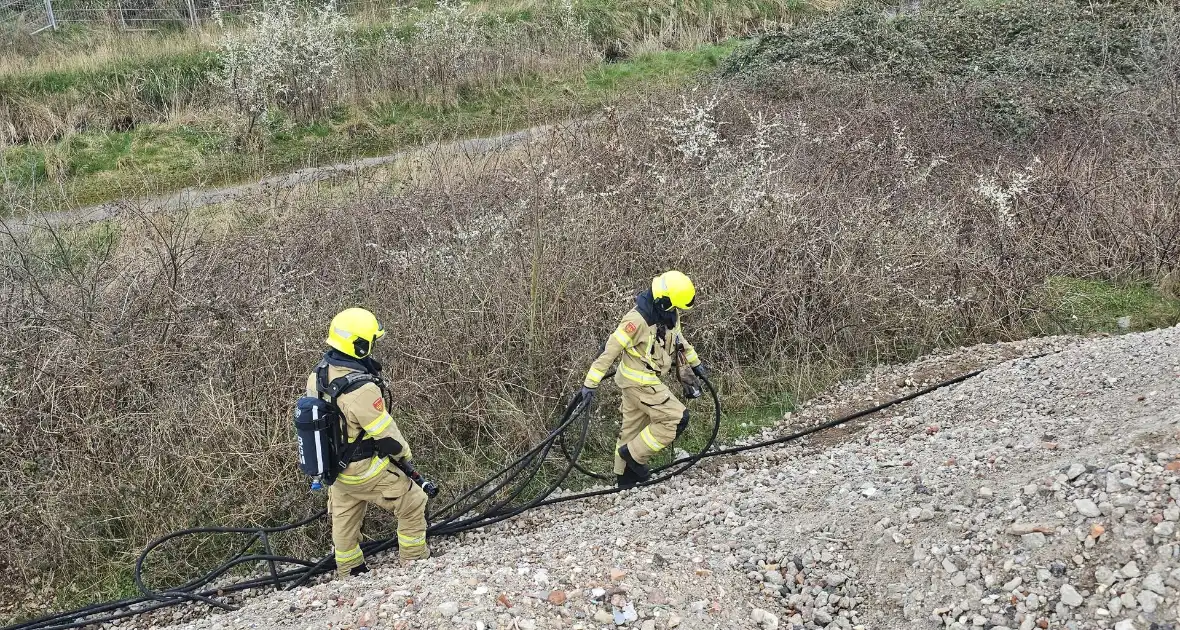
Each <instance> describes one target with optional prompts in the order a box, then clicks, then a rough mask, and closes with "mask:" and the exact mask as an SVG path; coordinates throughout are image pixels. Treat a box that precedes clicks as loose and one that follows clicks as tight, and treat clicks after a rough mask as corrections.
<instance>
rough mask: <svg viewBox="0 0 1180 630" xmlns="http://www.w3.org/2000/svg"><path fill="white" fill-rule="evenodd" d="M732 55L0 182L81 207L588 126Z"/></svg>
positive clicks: (43, 167)
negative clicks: (256, 144)
mask: <svg viewBox="0 0 1180 630" xmlns="http://www.w3.org/2000/svg"><path fill="white" fill-rule="evenodd" d="M735 46H736V44H734V43H727V44H722V45H709V46H704V47H701V48H699V49H696V50H690V51H671V52H660V53H651V54H646V55H642V56H639V57H636V58H635V59H632V60H630V61H627V62H623V63H611V64H605V63H604V64H600V65H597V66H595V67H593V68H590V69H588V70H586V71H584V72H579V73H575V74H570V75H565V76H558V77H541V76H532V77H526V78H524V79H522V80H521V81H519V82H517V83H515V84H511V85H508V86H504V87H499V88H485V89H475V90H471V91H468V92H466V93H464V94H463V95H462V97H461V98H460V99H459V101H458V102H457V103H454V104H441V103H437V104H430V103H423V102H409V101H398V102H388V103H379V104H376V105H371V106H366V107H363V108H362V107H351V108H345V107H342V108H337V109H335V110H334V111H333V112H332V113H331V115H330V117H329V118H328V119H325V120H319V121H314V122H311V123H307V124H302V125H300V124H295V123H293V122H291V121H289V120H287V119H285V118H284V117H283V116H281V115H279V116H275V117H274V118H272V119H271V120H270V121H268V122H267V124H265V125H263V127H262V130H261V131H260V133H261V134H262V137H261V139H260V144H261V148H260V149H255V148H245V147H241V146H238V144H237V143H236V142H235V140H234V137H233V135H232V130H230V129H228V128H227V125H225V124H224V122H223V121H220V120H209V121H202V122H199V123H196V124H191V125H181V126H172V125H166V124H153V125H141V126H140V127H138V128H136V129H134V130H131V131H122V132H114V131H91V132H83V133H77V134H73V135H71V136H69V137H68V138H67V139H64V140H62V141H59V142H56V143H50V144H45V145H39V146H32V145H22V146H16V147H11V148H8V149H6V150H4V151H3V152H0V181H7V182H9V187H11V188H12V189H14V191H15V192H16V193H18V195H20V196H24V197H28V198H30V199H34V200H37V201H39V202H41V203H37V202H34V203H30V204H29V205H31V206H39V207H45V206H46V205H55V204H60V203H65V204H67V205H86V204H94V203H100V202H103V201H109V200H112V199H117V198H121V197H125V196H139V195H152V194H164V193H167V192H171V191H174V190H176V189H179V188H183V187H187V186H210V185H219V184H226V183H233V182H238V181H242V180H244V179H247V178H250V177H261V176H265V175H269V174H274V173H278V172H283V171H286V170H291V169H294V168H301V167H305V166H319V165H324V164H331V163H336V162H341V161H347V160H350V159H355V158H360V157H371V156H376V155H384V154H387V153H391V152H394V151H397V150H399V149H403V148H406V147H410V146H416V145H420V144H422V143H423V142H432V141H435V140H436V139H438V138H457V137H470V136H477V135H483V134H490V133H499V132H504V131H511V130H515V129H521V128H526V127H529V126H532V125H537V124H544V123H548V122H553V121H557V120H562V119H567V118H571V117H577V116H581V115H585V114H587V113H588V112H590V111H592V110H593V109H595V108H597V107H600V106H602V105H604V104H607V103H609V102H612V101H614V100H616V99H618V98H620V97H622V96H623V95H626V94H632V93H635V92H636V91H638V90H640V89H644V88H651V87H654V86H671V85H678V84H683V83H686V82H688V81H690V80H691V79H692V78H693V77H695V76H698V75H699V74H700V73H702V72H707V71H710V70H713V69H715V68H716V67H717V66H718V64H719V63H721V60H722V59H724V57H725V55H726V54H728V53H729V52H730V51H731V50H733V49H734V47H735Z"/></svg>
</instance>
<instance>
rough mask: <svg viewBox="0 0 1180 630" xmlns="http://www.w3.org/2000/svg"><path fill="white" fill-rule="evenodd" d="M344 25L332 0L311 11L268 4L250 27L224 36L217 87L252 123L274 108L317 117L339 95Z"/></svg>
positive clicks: (281, 2)
mask: <svg viewBox="0 0 1180 630" xmlns="http://www.w3.org/2000/svg"><path fill="white" fill-rule="evenodd" d="M346 23H347V19H346V18H345V17H344V15H343V14H342V13H340V11H338V10H337V9H336V4H335V2H334V1H332V0H329V1H328V2H327V3H325V4H323V5H322V6H319V7H316V8H314V9H311V10H303V9H300V8H298V7H296V5H295V3H294V2H293V0H271V2H269V3H268V4H267V5H265V6H264V8H263V10H261V11H258V12H256V13H255V14H254V15H253V16H252V19H251V24H250V27H249V28H247V29H245V30H243V31H231V32H228V33H226V35H225V36H224V37H223V39H222V42H221V49H220V51H219V56H220V60H221V68H220V71H219V72H218V73H216V74H215V80H216V83H217V85H218V86H220V87H221V88H222V89H223V90H225V93H226V95H227V96H228V97H229V98H230V99H231V101H232V102H233V104H234V108H235V109H236V110H237V111H238V112H239V113H241V114H245V115H246V116H247V117H248V119H249V120H250V121H251V123H253V122H254V121H256V120H257V119H258V118H259V117H261V116H263V115H264V114H266V112H267V111H268V110H269V109H270V108H272V107H276V106H277V107H281V108H283V109H284V110H286V111H290V112H292V113H294V114H295V115H296V116H299V117H301V118H303V119H309V118H311V117H313V116H315V115H317V114H320V113H321V112H322V111H323V110H324V108H325V107H326V106H328V105H331V104H333V103H334V102H335V100H336V97H335V95H336V94H338V93H339V92H338V91H337V89H336V88H337V86H336V84H335V81H336V78H337V76H338V75H339V73H340V69H341V66H342V65H343V63H344V55H345V48H344V44H345V42H344V37H343V33H342V29H343V28H344V27H345V25H346Z"/></svg>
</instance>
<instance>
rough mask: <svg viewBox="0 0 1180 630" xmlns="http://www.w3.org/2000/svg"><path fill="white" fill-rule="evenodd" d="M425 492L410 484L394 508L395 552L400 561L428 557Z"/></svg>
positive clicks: (416, 485)
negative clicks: (395, 526) (395, 522)
mask: <svg viewBox="0 0 1180 630" xmlns="http://www.w3.org/2000/svg"><path fill="white" fill-rule="evenodd" d="M427 498H428V497H427V496H426V492H424V491H423V490H422V488H420V487H418V484H411V488H410V490H409V492H406V493H405V495H403V496H402V497H401V498H400V499H398V500H397V504H396V505H395V506H394V509H393V513H394V515H395V516H397V551H398V555H399V556H400V557H401V558H402V560H424V559H426V558H429V557H430V548H429V547H427V546H426V501H427Z"/></svg>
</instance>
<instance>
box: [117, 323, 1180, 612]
mask: <svg viewBox="0 0 1180 630" xmlns="http://www.w3.org/2000/svg"><path fill="white" fill-rule="evenodd" d="M1045 352H1053V354H1049V355H1047V356H1042V357H1039V358H1028V357H1029V356H1030V355H1036V354H1041V353H1045ZM989 364H991V365H994V367H992V368H991V369H989V370H987V371H986V372H984V373H983V374H981V375H979V376H977V377H974V378H972V379H969V380H967V381H964V382H962V383H960V384H958V385H955V386H951V387H948V388H945V389H942V390H938V391H936V392H933V393H931V394H929V395H927V396H924V397H921V398H919V399H917V400H915V401H912V402H909V403H906V404H904V405H900V406H897V407H895V408H891V409H888V410H885V411H883V412H881V413H878V414H876V415H874V416H872V417H870V418H867V419H866V420H865V421H863V422H861V423H858V424H857V425H856V426H855V427H853V430H851V431H845V432H844V433H843V434H840V435H837V436H836V437H830V436H825V435H824V434H822V433H821V434H817V435H815V436H812V437H811V438H809V439H808V440H804V441H802V443H789V444H785V445H781V446H777V447H772V448H766V449H759V450H755V451H750V452H747V453H744V454H742V455H740V456H736V457H731V458H718V459H713V460H706V461H705V462H702V463H701V465H700V466H699V467H698V468H697V469H695V470H693V471H692V472H690V473H688V474H685V475H682V476H680V477H677V478H674V479H673V480H671V481H669V482H667V483H664V484H661V485H658V486H654V487H651V488H646V489H641V490H637V491H630V492H626V493H622V494H615V495H609V496H605V497H598V498H593V499H588V500H585V501H579V502H574V503H567V504H562V505H559V506H554V507H551V508H546V509H540V510H534V511H532V512H529V513H527V514H525V515H522V516H521V517H518V518H516V519H513V520H511V521H508V522H505V523H501V524H497V525H494V526H490V527H487V528H484V529H481V530H478V531H474V532H469V533H467V534H464V535H462V536H461V537H459V538H455V539H443V540H438V541H435V543H434V548H435V549H437V550H439V551H442V552H443V555H441V557H437V558H432V559H430V560H427V561H424V562H418V563H414V564H412V565H410V566H402V565H400V564H399V563H397V562H396V560H394V559H393V558H392V557H391V556H383V557H381V558H377V559H375V560H374V562H373V569H374V570H373V571H372V572H371V573H369V574H366V575H363V576H359V577H355V578H351V579H348V580H321V581H319V582H318V583H316V584H313V585H311V586H309V587H306V588H302V589H298V590H295V591H290V592H266V593H263V594H262V595H260V596H257V597H252V598H248V599H246V600H244V605H243V607H242V609H240V610H238V611H234V612H215V613H208V612H204V611H202V612H201V615H203V616H200V617H199V618H191V617H193V615H194V614H195V613H194V612H193V611H192V609H190V608H185V609H176V610H173V611H171V612H165V613H158V614H157V615H156V616H154V617H151V618H148V617H141V618H139V619H137V620H131V621H126V622H124V623H122V624H121V625H120V627H124V628H126V627H142V628H148V627H151V628H165V627H167V628H170V629H171V630H182V629H183V630H231V629H245V628H290V629H300V630H304V629H306V630H319V629H343V628H370V629H378V628H380V629H395V630H408V629H443V628H447V629H450V628H462V629H475V630H493V629H494V630H510V629H512V630H540V629H549V628H573V629H582V630H591V629H595V630H599V629H613V628H634V629H637V630H665V629H670V628H685V629H693V628H726V629H728V628H749V629H770V630H774V629H783V630H788V629H790V630H797V629H807V630H811V629H818V628H824V629H827V630H863V629H869V628H873V629H877V628H897V629H899V630H900V629H909V628H929V629H936V628H947V629H950V630H974V629H977V628H984V629H991V630H1016V629H1020V630H1032V629H1034V628H1038V629H1045V628H1066V629H1070V630H1087V629H1114V630H1133V629H1134V630H1173V628H1177V627H1180V624H1178V623H1177V619H1178V618H1180V535H1178V531H1180V504H1178V503H1177V501H1178V500H1180V440H1178V438H1180V433H1178V432H1180V327H1176V328H1168V329H1162V330H1157V331H1152V332H1148V333H1141V334H1128V335H1124V336H1118V337H1101V338H1093V339H1079V338H1064V337H1061V338H1045V339H1035V340H1029V341H1024V342H1013V343H1005V344H994V345H988V346H979V347H975V348H966V349H959V350H955V351H949V352H944V353H940V354H936V355H934V356H930V357H927V358H925V359H922V360H921V361H918V362H916V363H913V364H909V365H905V366H886V367H882V368H878V369H876V370H873V371H872V372H871V373H869V374H868V375H867V376H866V377H864V378H861V379H857V380H855V381H850V382H846V383H844V384H841V385H840V386H838V387H835V388H833V389H832V390H831V391H830V392H829V393H828V394H826V395H824V396H821V397H818V398H816V399H814V400H812V401H811V402H810V403H808V404H807V405H804V407H803V408H802V409H801V410H800V411H799V412H797V413H795V414H789V417H787V418H786V419H784V421H783V422H782V423H781V424H780V426H778V427H776V428H774V429H771V430H768V431H767V432H766V434H765V435H763V436H761V438H764V437H769V436H771V435H774V434H782V433H786V432H790V431H794V430H798V429H799V428H801V427H804V426H807V425H809V424H814V423H817V422H820V421H823V420H827V419H829V418H831V417H836V416H838V415H841V414H842V413H846V412H848V411H854V410H856V409H860V408H864V407H868V406H870V405H872V404H874V402H880V401H883V400H887V399H889V398H893V397H896V396H898V395H900V394H903V393H906V392H907V391H913V390H914V389H916V388H920V387H922V386H924V385H925V384H928V383H931V382H936V381H938V380H941V379H945V378H949V377H951V376H955V375H956V374H958V373H962V372H965V371H967V370H969V369H974V368H975V367H979V366H981V365H989ZM761 438H753V439H761ZM137 624H138V625H137Z"/></svg>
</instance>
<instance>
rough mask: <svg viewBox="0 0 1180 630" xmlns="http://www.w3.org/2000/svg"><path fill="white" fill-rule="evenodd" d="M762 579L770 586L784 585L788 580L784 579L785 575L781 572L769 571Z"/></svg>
mask: <svg viewBox="0 0 1180 630" xmlns="http://www.w3.org/2000/svg"><path fill="white" fill-rule="evenodd" d="M762 579H763V580H765V581H766V582H767V583H768V584H775V585H779V584H783V583H784V582H785V581H786V580H784V579H783V574H782V573H781V572H779V571H767V572H766V573H763V574H762Z"/></svg>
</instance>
